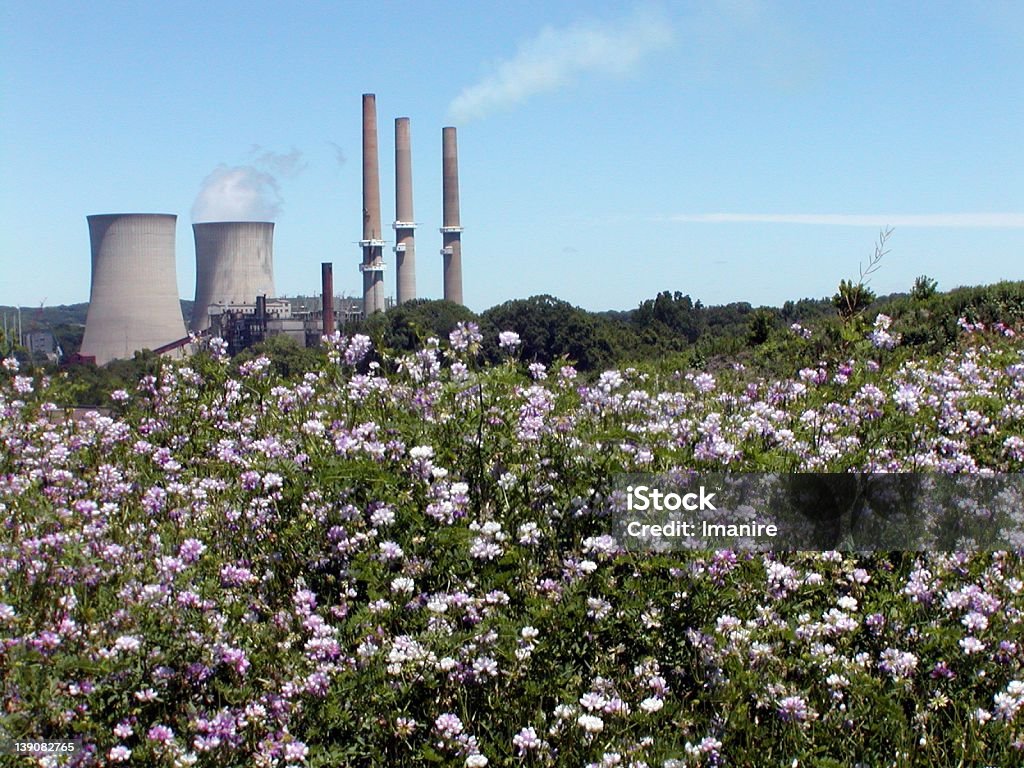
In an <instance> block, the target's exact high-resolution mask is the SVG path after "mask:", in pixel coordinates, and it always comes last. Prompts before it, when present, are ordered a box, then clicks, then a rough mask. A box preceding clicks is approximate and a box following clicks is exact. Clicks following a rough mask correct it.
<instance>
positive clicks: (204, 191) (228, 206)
mask: <svg viewBox="0 0 1024 768" xmlns="http://www.w3.org/2000/svg"><path fill="white" fill-rule="evenodd" d="M251 154H252V155H254V156H255V157H254V160H253V163H252V164H251V165H236V166H228V165H225V164H221V165H218V166H217V167H216V168H214V169H213V171H212V172H211V173H210V175H209V176H207V177H206V178H205V179H203V184H202V186H201V187H200V189H199V194H198V195H196V201H195V203H194V204H193V205H192V221H193V223H200V222H206V221H275V220H276V219H277V218H278V216H279V214H280V213H281V205H282V202H283V201H282V199H281V185H280V182H279V181H278V179H280V178H290V177H293V176H297V175H298V174H299V173H301V172H302V171H303V169H305V167H306V163H305V161H304V160H303V159H302V153H301V152H299V150H297V149H293V150H292V151H291V152H289V153H287V154H280V153H277V152H272V151H270V150H263V149H262V148H261V147H259V146H254V147H253V148H252V150H251Z"/></svg>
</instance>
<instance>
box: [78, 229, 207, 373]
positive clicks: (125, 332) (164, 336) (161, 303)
mask: <svg viewBox="0 0 1024 768" xmlns="http://www.w3.org/2000/svg"><path fill="white" fill-rule="evenodd" d="M177 218H178V217H177V216H174V215H173V214H166V213H115V214H104V215H99V216H88V217H87V219H88V221H89V239H90V242H91V245H92V285H91V289H90V292H89V313H88V315H87V316H86V321H85V336H84V337H83V338H82V348H81V354H82V355H84V356H91V357H94V358H96V364H97V365H104V364H105V363H108V362H110V361H111V360H118V359H130V358H131V357H132V356H133V355H134V354H135V353H136V352H137V351H139V350H143V349H157V348H158V347H162V346H164V345H166V344H170V343H172V342H175V341H178V340H180V339H182V338H184V337H186V336H187V335H188V334H187V333H186V331H185V322H184V320H183V319H182V316H181V301H180V299H179V297H178V279H177V275H176V273H175V265H174V230H175V224H176V223H177Z"/></svg>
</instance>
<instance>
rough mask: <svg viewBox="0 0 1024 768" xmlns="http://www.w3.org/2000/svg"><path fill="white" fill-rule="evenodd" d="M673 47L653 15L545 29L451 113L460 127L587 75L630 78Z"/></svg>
mask: <svg viewBox="0 0 1024 768" xmlns="http://www.w3.org/2000/svg"><path fill="white" fill-rule="evenodd" d="M671 41H672V31H671V28H670V25H669V22H668V20H667V19H666V18H663V17H662V16H659V15H656V14H652V13H649V12H638V13H635V14H634V15H633V16H631V17H629V18H627V19H622V20H617V21H614V22H603V23H596V22H592V23H580V24H574V25H572V26H570V27H567V28H564V29H554V28H552V27H544V29H542V30H541V32H540V34H538V35H537V36H536V37H535V38H533V39H532V40H529V41H527V42H526V43H523V44H522V45H521V46H520V47H519V50H518V52H517V53H516V55H515V56H513V57H512V58H511V59H508V60H506V61H504V62H501V63H500V64H499V65H498V67H497V70H496V71H495V72H493V73H492V74H491V75H489V76H487V77H485V78H484V79H483V80H481V81H480V82H478V83H476V84H475V85H471V86H469V87H467V88H465V89H463V91H462V92H461V93H460V94H459V95H458V96H456V97H455V99H454V100H453V101H452V103H451V104H450V105H449V107H448V113H449V115H450V117H451V118H452V119H453V120H454V121H455V122H466V121H469V120H473V119H476V118H480V117H484V116H486V115H488V114H490V113H491V112H494V111H496V110H500V109H503V108H506V107H509V106H512V105H514V104H518V103H521V102H523V101H525V100H526V99H527V98H529V97H530V96H533V95H534V94H538V93H544V92H547V91H555V90H558V89H560V88H563V87H565V86H567V85H570V84H571V83H572V82H573V81H574V80H575V78H576V77H577V76H578V75H581V74H583V73H587V72H597V73H602V74H611V75H624V74H627V73H628V72H630V71H631V70H632V69H633V68H634V67H635V66H636V65H637V63H638V62H639V61H640V60H641V59H642V58H643V57H644V56H645V55H647V54H649V53H651V52H653V51H656V50H659V49H661V48H664V47H666V46H667V45H669V43H671Z"/></svg>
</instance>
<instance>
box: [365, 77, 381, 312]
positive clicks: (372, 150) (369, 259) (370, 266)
mask: <svg viewBox="0 0 1024 768" xmlns="http://www.w3.org/2000/svg"><path fill="white" fill-rule="evenodd" d="M359 245H360V247H362V249H363V263H362V264H360V265H359V269H360V270H361V271H362V273H363V314H364V315H365V316H366V317H369V316H370V315H372V314H373V313H374V312H383V311H384V256H383V250H384V241H383V240H382V239H381V232H380V171H379V169H378V167H377V97H376V96H375V95H374V94H372V93H364V94H363V239H362V240H360V241H359Z"/></svg>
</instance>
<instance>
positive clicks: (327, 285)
mask: <svg viewBox="0 0 1024 768" xmlns="http://www.w3.org/2000/svg"><path fill="white" fill-rule="evenodd" d="M320 283H321V286H322V287H321V290H322V291H323V294H322V295H323V330H324V336H330V335H331V334H332V333H334V265H333V264H331V262H329V261H325V262H323V263H322V264H321V265H320Z"/></svg>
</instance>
